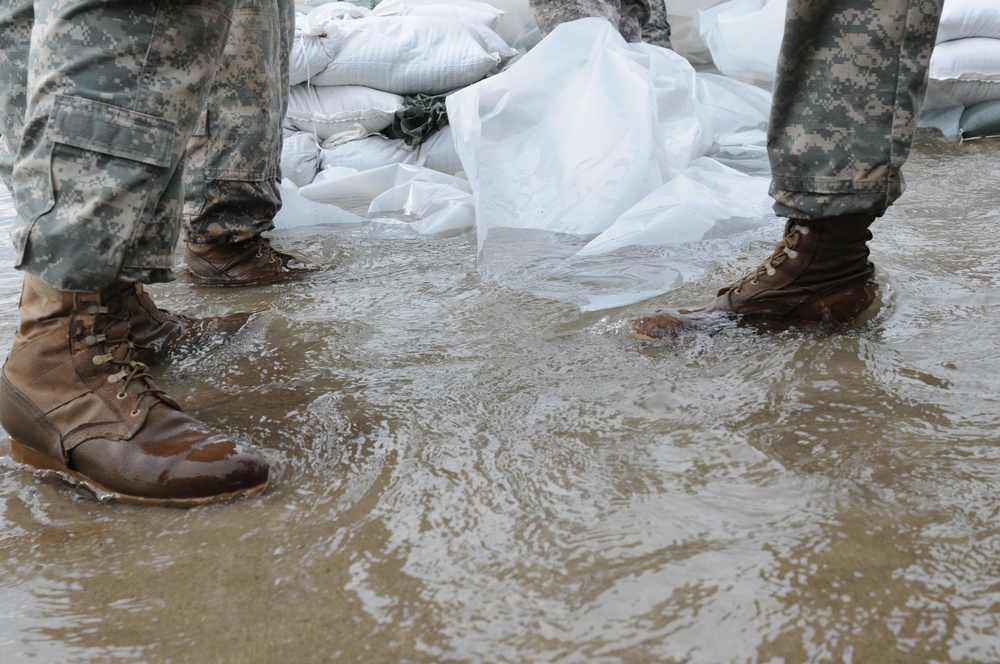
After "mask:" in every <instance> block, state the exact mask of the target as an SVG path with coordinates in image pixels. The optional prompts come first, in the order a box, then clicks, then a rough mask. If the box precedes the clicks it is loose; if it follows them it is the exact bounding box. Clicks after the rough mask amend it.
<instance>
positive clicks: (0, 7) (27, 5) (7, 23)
mask: <svg viewBox="0 0 1000 664" xmlns="http://www.w3.org/2000/svg"><path fill="white" fill-rule="evenodd" d="M33 16H34V7H33V6H32V0H0V90H3V91H4V94H3V95H0V180H2V181H3V183H4V185H6V186H7V187H8V188H10V175H11V171H12V170H13V168H14V157H15V156H16V155H17V148H18V146H19V145H20V144H21V133H22V132H23V131H24V112H25V108H26V106H27V89H28V47H29V44H30V43H31V26H32V22H33Z"/></svg>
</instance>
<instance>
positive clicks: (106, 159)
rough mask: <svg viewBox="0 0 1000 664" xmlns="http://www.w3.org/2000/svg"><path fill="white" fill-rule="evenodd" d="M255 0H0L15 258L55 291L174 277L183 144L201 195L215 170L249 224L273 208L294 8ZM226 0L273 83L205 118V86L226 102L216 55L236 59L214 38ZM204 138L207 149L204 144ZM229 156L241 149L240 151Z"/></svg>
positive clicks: (4, 157)
mask: <svg viewBox="0 0 1000 664" xmlns="http://www.w3.org/2000/svg"><path fill="white" fill-rule="evenodd" d="M133 5H134V6H133ZM261 5H262V2H261V1H258V0H249V1H244V0H198V1H193V0H159V1H158V2H152V1H151V2H142V3H132V2H128V1H126V0H0V178H2V179H3V181H4V183H5V184H6V185H7V186H8V188H9V189H10V191H11V194H12V197H13V199H14V205H15V208H16V210H17V219H16V220H15V223H14V225H13V228H12V231H11V238H12V241H13V245H14V250H15V252H16V256H17V259H16V266H17V267H18V268H20V269H24V270H26V271H28V272H30V273H31V274H34V275H36V276H38V277H40V278H41V279H43V280H44V281H46V282H48V283H49V284H51V285H53V286H55V287H57V288H63V289H67V290H97V289H100V288H103V287H104V286H106V285H107V284H109V283H111V282H112V281H114V280H115V279H117V278H127V279H134V280H137V281H142V282H146V283H151V282H157V281H169V280H172V279H173V278H174V277H173V271H172V265H173V252H174V249H175V248H176V244H177V240H178V235H179V231H180V220H181V214H182V209H183V208H184V202H185V187H184V180H185V177H184V172H185V168H184V162H185V159H186V158H188V154H189V152H191V153H192V154H191V155H190V158H191V159H192V160H194V162H195V166H194V169H195V170H194V172H195V173H197V172H199V171H198V170H197V169H198V168H199V167H200V168H201V169H202V170H201V171H200V172H201V173H203V174H205V175H204V177H205V180H203V182H206V184H203V185H202V191H208V192H211V191H213V186H212V185H211V184H207V183H208V182H210V181H215V179H216V178H217V179H218V180H222V181H226V179H227V178H232V179H234V180H236V181H238V182H239V183H240V184H239V185H236V186H234V189H236V190H237V191H244V192H245V191H247V190H251V191H252V193H250V194H248V196H249V197H252V198H253V200H254V202H253V203H252V206H253V207H254V208H255V209H257V208H260V207H266V208H267V212H266V214H265V213H261V214H260V215H259V217H255V218H254V219H255V221H254V223H257V221H256V219H258V218H259V219H261V220H262V219H263V218H264V217H265V216H266V217H267V219H268V221H266V222H265V221H260V226H259V227H260V228H263V227H264V226H266V225H267V223H269V219H270V217H271V216H273V212H274V210H276V209H277V206H278V205H279V204H280V203H278V202H276V200H275V199H276V197H277V188H276V183H275V180H276V178H277V171H278V163H280V140H281V138H280V124H281V118H282V117H283V115H284V104H285V103H286V101H284V100H285V99H286V97H284V96H283V93H282V92H281V90H282V89H284V88H285V87H286V86H285V83H286V82H287V79H282V74H281V72H285V71H287V68H286V67H284V66H283V61H282V60H281V55H280V54H281V53H282V52H285V53H287V48H288V45H289V44H290V38H291V32H290V30H288V31H286V30H284V29H283V26H285V25H288V26H290V25H291V21H292V17H293V13H292V12H293V11H294V5H293V3H292V0H271V2H269V3H267V6H266V7H262V6H261ZM238 9H243V10H244V11H243V13H242V14H241V15H240V16H241V17H242V18H244V19H245V20H246V25H247V26H248V28H250V29H252V31H253V32H254V36H253V37H250V38H247V37H243V38H241V42H240V43H247V42H248V41H251V40H252V41H253V42H254V43H253V48H254V49H256V52H254V53H252V54H251V55H252V56H253V57H258V58H260V59H258V60H257V62H258V63H260V64H261V65H262V66H261V67H260V69H261V70H262V71H256V70H255V72H254V73H255V76H257V77H265V76H266V77H268V78H269V79H274V80H276V81H277V82H274V81H269V85H270V87H272V88H277V89H278V90H279V91H278V92H277V93H276V94H275V93H272V94H267V95H265V94H261V96H260V97H258V98H257V100H256V102H257V107H256V108H255V110H254V111H250V110H249V107H248V106H246V105H244V107H243V110H242V111H240V110H239V109H237V111H236V112H235V113H232V112H230V113H229V114H227V113H226V112H221V111H220V112H218V113H214V114H213V112H212V111H211V110H210V109H209V104H208V100H209V99H210V97H211V96H212V94H219V95H220V97H219V98H218V103H217V104H216V105H215V107H214V108H216V109H222V108H223V107H225V108H226V109H230V108H231V106H230V102H229V101H228V100H224V99H223V98H222V97H221V95H224V94H225V93H224V92H223V91H224V90H225V89H226V85H225V80H223V82H222V83H220V85H218V86H213V81H214V80H215V79H216V73H217V72H218V71H219V69H220V67H222V66H223V65H225V64H226V62H227V59H226V55H229V56H230V57H231V58H232V59H233V60H238V59H239V58H240V56H239V55H238V54H237V52H236V51H235V50H234V49H233V46H232V45H231V44H229V43H228V42H227V39H228V38H229V35H230V27H231V25H232V24H233V19H234V16H237V10H238ZM67 15H71V16H72V19H71V20H66V19H65V18H63V17H65V16H67ZM265 18H266V19H269V20H264V19H265ZM258 19H260V21H259V23H258ZM263 24H266V25H268V26H269V27H266V28H261V27H260V26H261V25H263ZM265 40H267V41H266V42H265ZM261 53H268V54H272V55H273V57H269V58H264V57H263V56H262V55H261ZM29 54H30V57H29ZM235 69H237V68H234V67H232V66H229V67H228V68H226V69H225V71H228V72H233V71H235ZM235 77H236V78H238V77H239V74H235ZM234 86H240V87H241V88H242V89H243V90H244V91H250V92H247V93H246V94H244V95H243V98H244V99H249V97H250V95H251V93H252V91H253V90H254V88H252V87H251V86H250V84H249V81H247V80H235V79H229V87H230V89H231V88H232V87H234ZM256 89H257V90H261V89H262V88H261V87H258V88H256ZM205 109H209V110H205ZM234 115H239V116H240V117H239V119H234ZM251 115H252V116H253V118H254V121H252V122H248V121H246V119H245V118H246V117H248V116H251ZM262 117H267V120H266V121H262V120H261V118H262ZM226 123H229V125H228V126H229V127H230V129H229V130H228V131H227V130H226V129H224V128H225V127H226V126H227V124H226ZM264 127H266V129H264ZM194 133H197V134H199V137H197V138H195V139H192V135H193V134H194ZM237 133H238V134H239V135H240V137H241V138H239V139H238V140H237V139H234V138H233V136H234V134H237ZM268 141H270V143H268ZM237 142H239V144H240V146H241V147H239V148H234V147H233V146H234V145H236V144H237ZM251 146H252V147H251ZM215 148H217V149H218V150H219V151H220V154H221V157H214V156H213V155H212V154H211V151H212V150H213V149H215ZM199 150H201V152H200V153H199ZM234 151H235V152H237V153H241V154H246V155H252V158H251V159H250V160H248V161H247V162H241V161H240V160H239V159H238V158H236V157H234V156H233V152H234ZM199 159H200V161H199ZM250 161H252V162H253V163H249V162H250ZM194 180H195V178H193V177H190V176H189V177H188V184H189V185H190V184H191V182H192V181H194ZM247 182H252V183H264V184H263V185H259V187H258V188H257V189H254V188H253V187H250V186H248V185H246V184H245V183H247ZM260 191H263V192H264V194H261V193H260ZM213 195H214V196H216V198H218V197H219V195H218V194H213ZM196 197H197V196H192V197H191V198H196ZM203 197H205V196H204V195H203ZM262 198H266V200H267V201H268V202H267V203H266V204H263V205H262V204H261V203H259V201H260V200H261V199H262ZM202 209H204V210H210V209H211V205H207V204H206V205H203V206H202ZM211 232H212V229H211V228H210V229H209V230H208V231H205V230H204V229H201V230H189V231H188V234H190V235H192V236H194V237H205V235H208V234H210V233H211ZM256 232H258V231H257V229H256V228H254V229H253V230H251V231H249V233H250V234H253V233H256ZM198 233H202V235H199V234H198Z"/></svg>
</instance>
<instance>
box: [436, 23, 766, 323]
mask: <svg viewBox="0 0 1000 664" xmlns="http://www.w3.org/2000/svg"><path fill="white" fill-rule="evenodd" d="M740 90H742V92H743V96H744V97H745V99H743V100H741V98H740V94H739V91H740ZM769 106H770V95H769V94H768V93H766V92H765V91H763V90H761V89H759V88H756V87H754V86H750V85H748V84H741V83H740V82H738V81H731V80H725V79H723V78H722V77H718V76H714V77H713V76H711V75H705V76H699V75H698V74H696V72H695V71H694V69H693V68H692V66H691V65H690V64H689V63H688V62H687V61H686V60H685V59H684V58H682V57H680V56H678V55H677V54H676V53H673V52H671V51H669V50H667V49H663V48H660V47H657V46H651V45H648V44H628V43H626V42H625V41H624V40H623V39H622V38H621V36H620V35H619V34H618V32H617V31H615V30H614V29H613V28H612V27H611V26H610V24H609V23H607V22H606V21H603V20H600V19H582V20H579V21H573V22H571V23H565V24H563V25H560V26H559V27H558V28H557V29H556V30H554V31H553V32H552V33H551V34H550V35H549V36H548V37H546V38H545V39H544V40H542V42H541V43H540V44H539V45H538V46H537V47H535V49H533V50H532V51H530V52H529V53H528V54H527V55H525V56H524V57H523V58H522V59H521V60H520V61H519V62H517V63H516V64H515V65H514V66H513V67H511V68H510V69H508V70H507V71H505V72H503V73H501V74H499V75H497V76H494V77H491V78H488V79H485V80H483V81H481V82H479V83H477V84H475V85H472V86H469V87H467V88H465V89H463V90H461V91H459V92H456V93H454V94H452V95H450V96H449V97H448V114H449V118H450V124H451V127H452V130H453V132H454V133H455V141H456V149H457V151H458V153H459V158H460V159H461V160H462V165H463V167H464V169H465V172H466V174H467V176H468V178H469V180H470V182H471V184H472V189H473V192H474V197H475V199H476V204H475V220H476V236H477V242H478V250H479V256H478V257H479V261H480V265H481V267H483V268H484V270H485V271H487V272H489V273H491V274H493V275H499V278H512V277H514V276H515V275H517V278H519V279H523V278H524V275H526V274H531V275H533V277H532V278H534V279H537V280H538V288H537V289H534V290H535V291H536V292H539V293H544V294H545V295H547V296H550V297H562V298H565V299H569V300H572V301H574V302H576V303H577V304H579V305H580V306H581V307H582V308H584V309H594V308H605V307H609V306H621V305H624V304H629V303H631V302H635V301H637V300H639V299H644V298H647V297H650V296H651V295H652V294H659V293H662V292H665V291H666V290H669V289H670V288H676V287H677V285H678V284H679V283H680V282H678V279H677V278H674V277H671V278H667V279H664V278H661V276H660V275H655V274H653V276H652V278H638V277H637V276H636V274H635V273H634V272H633V273H630V276H629V277H628V278H625V279H623V278H622V274H623V269H624V270H626V271H627V270H628V267H627V266H625V265H624V263H618V264H616V263H615V261H614V260H613V259H612V258H609V257H608V255H609V254H611V253H613V252H615V251H619V250H623V249H625V250H630V248H634V247H658V248H660V249H661V250H662V249H663V248H665V247H672V251H671V252H669V253H670V254H671V255H670V256H669V258H667V259H665V262H664V274H666V273H668V272H669V273H671V274H675V276H676V275H682V276H683V275H694V274H698V273H700V272H701V271H702V269H703V267H704V264H703V262H702V261H703V259H704V257H703V256H698V257H697V258H695V257H694V256H693V255H692V264H691V265H687V266H684V265H678V261H680V262H681V263H683V261H684V257H683V255H684V247H685V246H686V245H688V244H690V243H693V242H699V241H703V240H710V239H720V238H723V237H726V236H728V235H735V234H737V233H741V232H744V231H746V230H748V229H751V228H754V227H761V226H764V225H766V224H767V222H768V221H769V220H770V219H773V216H772V215H771V214H770V212H769V210H770V199H769V198H768V196H767V184H768V177H767V175H768V169H767V167H766V160H765V159H764V157H765V153H764V138H765V136H764V128H765V126H766V121H767V112H768V110H769ZM713 156H717V157H721V160H719V159H715V158H713ZM723 160H725V161H726V163H728V165H726V164H724V163H723ZM741 162H742V163H743V164H744V165H745V166H746V167H745V168H743V169H742V170H737V169H736V168H734V167H733V166H734V165H739V164H740V163H741ZM501 230H502V232H500V233H498V232H497V231H501ZM516 230H522V231H525V232H524V233H522V234H518V233H516V232H512V231H516ZM540 231H541V232H545V233H548V234H550V235H554V236H562V237H565V238H566V241H565V242H564V243H562V248H563V249H564V252H562V253H560V252H559V251H557V250H556V249H555V248H554V246H553V244H552V243H541V244H538V240H539V235H538V233H539V232H540ZM491 236H495V237H496V238H497V240H496V242H491ZM522 239H523V241H524V243H525V246H523V247H521V248H520V249H512V248H511V247H509V246H502V245H515V246H516V245H518V244H519V243H521V242H522ZM532 243H534V244H533V245H532ZM528 245H532V246H535V247H536V248H537V251H534V252H533V250H532V249H531V248H530V246H528ZM598 256H600V257H601V258H600V259H599V260H589V259H591V258H594V257H598ZM664 256H665V254H663V253H662V251H661V255H660V257H661V258H663V257H664ZM498 257H500V258H498ZM630 260H635V255H634V254H632V253H630V252H629V251H626V253H625V254H623V255H622V261H623V262H628V261H630ZM642 260H643V262H644V264H645V265H646V267H647V268H648V267H649V266H650V260H653V259H650V257H649V256H648V255H647V256H645V257H644V258H643V259H642ZM695 262H697V263H698V264H697V265H695V264H694V263H695ZM519 263H520V264H519ZM667 263H669V264H670V266H669V267H668V266H667ZM525 265H531V266H532V267H533V268H534V269H533V270H527V271H526V270H524V266H525ZM545 265H547V266H549V267H550V268H551V270H550V273H551V274H556V273H557V274H558V278H557V280H556V281H557V282H558V283H553V282H552V281H550V280H549V279H548V278H547V276H546V271H545ZM647 274H652V272H651V271H650V272H647ZM574 275H578V276H579V279H577V278H575V276H574ZM682 281H683V279H682V280H681V282H682ZM609 285H610V286H609ZM527 287H529V288H531V286H530V285H528V286H527ZM616 288H618V289H619V290H618V291H617V292H615V289H616ZM591 290H593V292H590V291H591Z"/></svg>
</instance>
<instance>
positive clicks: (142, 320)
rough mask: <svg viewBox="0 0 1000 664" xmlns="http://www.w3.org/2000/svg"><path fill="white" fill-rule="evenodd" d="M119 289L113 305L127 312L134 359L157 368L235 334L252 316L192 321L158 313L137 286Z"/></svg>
mask: <svg viewBox="0 0 1000 664" xmlns="http://www.w3.org/2000/svg"><path fill="white" fill-rule="evenodd" d="M120 286H121V288H122V297H121V298H115V300H114V301H115V302H117V303H119V304H123V305H124V306H125V307H126V308H127V310H128V322H129V329H130V331H131V332H130V334H131V338H132V343H133V344H134V345H135V357H134V358H133V359H135V360H136V361H137V362H142V363H143V364H149V365H156V364H159V363H161V362H164V361H165V360H167V359H168V358H169V357H170V356H173V355H177V354H179V353H184V352H187V351H188V350H190V349H192V348H193V347H194V346H196V345H198V344H201V343H204V342H205V341H208V340H209V339H212V338H219V337H223V336H227V335H230V334H234V333H235V332H237V331H238V330H239V329H240V328H241V327H243V326H244V325H245V324H246V322H247V320H248V319H249V318H250V316H251V315H252V314H251V313H235V314H229V315H228V316H207V317H205V318H192V317H191V316H185V315H184V314H175V313H171V312H169V311H167V310H166V309H160V308H159V307H157V306H156V303H155V302H153V298H151V297H150V296H149V294H148V293H146V291H145V289H144V288H143V287H142V284H140V283H138V282H135V283H125V282H122V283H121V284H120Z"/></svg>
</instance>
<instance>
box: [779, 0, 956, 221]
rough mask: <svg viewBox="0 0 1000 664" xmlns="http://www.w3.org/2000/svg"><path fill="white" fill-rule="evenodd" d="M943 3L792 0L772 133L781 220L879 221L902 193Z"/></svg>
mask: <svg viewBox="0 0 1000 664" xmlns="http://www.w3.org/2000/svg"><path fill="white" fill-rule="evenodd" d="M942 1H943V0H789V2H788V10H787V18H786V24H785V35H784V40H783V42H782V45H781V52H780V56H779V61H778V75H777V80H776V83H775V88H774V100H773V106H772V109H771V120H770V127H769V135H768V152H769V157H770V161H771V172H772V183H771V195H772V197H774V200H775V203H774V209H775V212H776V213H777V214H778V215H779V216H782V217H791V218H799V219H820V218H824V217H831V216H837V215H844V214H868V215H875V216H880V215H881V214H882V213H884V212H885V210H886V208H887V207H888V206H889V205H890V204H892V202H893V201H895V200H896V199H897V198H898V197H899V195H900V194H901V193H902V191H903V179H902V175H901V173H900V168H901V167H902V165H903V162H904V161H905V160H906V157H907V155H908V154H909V151H910V146H911V144H912V142H913V135H914V132H915V131H916V126H917V119H918V116H919V113H920V105H921V102H922V100H923V95H924V91H925V89H926V84H927V68H928V65H929V63H930V58H931V51H932V49H933V47H934V40H935V37H936V35H937V27H938V22H939V20H940V17H941V5H942Z"/></svg>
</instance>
